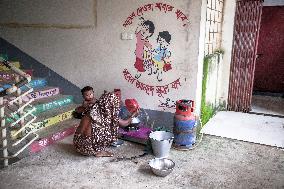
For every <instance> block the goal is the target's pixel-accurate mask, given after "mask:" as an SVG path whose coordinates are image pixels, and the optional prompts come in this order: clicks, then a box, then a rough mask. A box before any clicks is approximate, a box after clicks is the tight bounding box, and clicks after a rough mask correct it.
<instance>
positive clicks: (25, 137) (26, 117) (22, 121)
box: [0, 57, 38, 167]
mask: <svg viewBox="0 0 284 189" xmlns="http://www.w3.org/2000/svg"><path fill="white" fill-rule="evenodd" d="M0 63H1V64H3V65H4V66H5V67H7V68H9V69H10V70H12V71H13V72H15V74H16V77H15V83H14V84H12V85H11V86H10V87H8V88H6V89H3V90H2V91H0V119H1V127H0V128H1V143H2V147H1V149H2V152H3V153H2V157H1V156H0V160H3V165H4V167H7V166H8V165H9V159H11V158H15V157H17V156H18V155H19V154H20V153H22V152H23V151H24V150H25V149H26V148H27V147H28V146H29V145H31V144H32V143H33V142H34V141H35V140H36V139H37V138H38V135H37V134H36V133H34V132H35V131H34V130H31V131H29V132H25V131H26V128H27V127H28V126H29V125H30V124H32V123H33V122H34V121H35V119H36V116H34V115H33V114H32V113H33V111H35V108H34V107H33V106H32V105H31V103H32V102H33V100H34V99H29V100H28V101H27V102H23V100H22V97H24V96H26V95H27V94H29V93H30V92H32V91H33V88H31V87H29V86H28V85H27V84H28V83H29V82H30V81H31V76H30V75H28V74H26V73H25V72H23V71H22V70H20V69H19V68H17V67H15V66H14V65H13V64H12V63H11V62H9V61H7V60H5V59H3V58H1V57H0ZM24 85H25V86H26V87H27V89H28V90H27V91H25V92H24V93H22V91H21V87H22V86H24ZM6 122H8V124H7V123H6ZM13 128H18V130H17V131H16V132H14V133H13V134H12V135H11V134H10V132H9V131H10V130H11V129H13ZM31 135H33V136H31ZM23 143H24V144H23ZM19 144H23V146H20V145H19ZM18 146H20V147H19V149H17V151H16V152H14V153H11V154H10V153H9V152H10V151H13V149H14V148H16V147H18ZM8 148H9V149H10V148H11V150H9V151H8Z"/></svg>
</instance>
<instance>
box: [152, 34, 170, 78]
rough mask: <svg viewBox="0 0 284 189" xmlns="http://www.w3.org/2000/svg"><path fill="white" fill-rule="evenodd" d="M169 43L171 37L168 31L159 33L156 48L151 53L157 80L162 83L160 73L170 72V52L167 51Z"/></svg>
mask: <svg viewBox="0 0 284 189" xmlns="http://www.w3.org/2000/svg"><path fill="white" fill-rule="evenodd" d="M170 41H171V35H170V33H169V32H168V31H162V32H159V35H158V38H157V43H158V47H157V48H156V49H155V50H154V51H153V63H154V66H155V68H156V71H154V73H155V74H157V80H158V81H162V73H163V71H164V72H166V71H168V70H171V69H172V67H171V64H170V59H169V58H170V57H171V52H170V51H169V50H168V49H167V47H168V46H169V44H170Z"/></svg>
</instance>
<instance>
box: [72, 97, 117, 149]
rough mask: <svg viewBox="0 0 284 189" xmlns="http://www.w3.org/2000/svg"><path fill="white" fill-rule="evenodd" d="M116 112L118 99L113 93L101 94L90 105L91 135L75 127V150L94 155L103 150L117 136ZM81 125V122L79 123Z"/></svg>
mask: <svg viewBox="0 0 284 189" xmlns="http://www.w3.org/2000/svg"><path fill="white" fill-rule="evenodd" d="M118 113H119V99H118V98H117V96H116V95H115V94H113V93H105V94H103V95H102V96H101V97H100V98H99V99H98V100H97V101H96V102H95V104H94V105H93V106H92V108H91V110H90V113H89V116H90V117H91V119H92V120H91V124H90V125H89V126H88V127H91V135H90V136H87V135H85V134H84V133H82V132H81V129H80V128H79V127H78V128H77V129H76V132H75V135H74V139H73V144H74V147H75V148H76V150H77V151H78V152H79V153H81V154H83V155H95V154H96V153H97V152H100V151H104V150H105V148H106V147H109V146H110V145H111V143H112V142H114V141H116V140H117V137H118V127H119V124H118V120H119V118H118ZM80 125H81V124H80Z"/></svg>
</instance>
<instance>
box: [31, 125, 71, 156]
mask: <svg viewBox="0 0 284 189" xmlns="http://www.w3.org/2000/svg"><path fill="white" fill-rule="evenodd" d="M75 129H76V125H74V126H72V127H70V128H68V129H65V130H63V131H59V132H57V133H54V134H53V135H51V136H49V137H46V138H43V139H41V140H38V141H35V142H33V143H32V144H31V145H30V147H29V150H30V152H31V153H36V152H39V151H41V150H42V149H43V148H45V147H46V146H49V145H51V144H53V143H55V142H56V141H59V140H62V139H63V138H65V137H67V136H69V135H72V134H74V133H75Z"/></svg>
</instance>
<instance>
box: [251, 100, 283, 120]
mask: <svg viewBox="0 0 284 189" xmlns="http://www.w3.org/2000/svg"><path fill="white" fill-rule="evenodd" d="M252 112H256V113H264V114H272V115H280V116H284V98H283V97H280V96H264V95H253V96H252Z"/></svg>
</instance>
